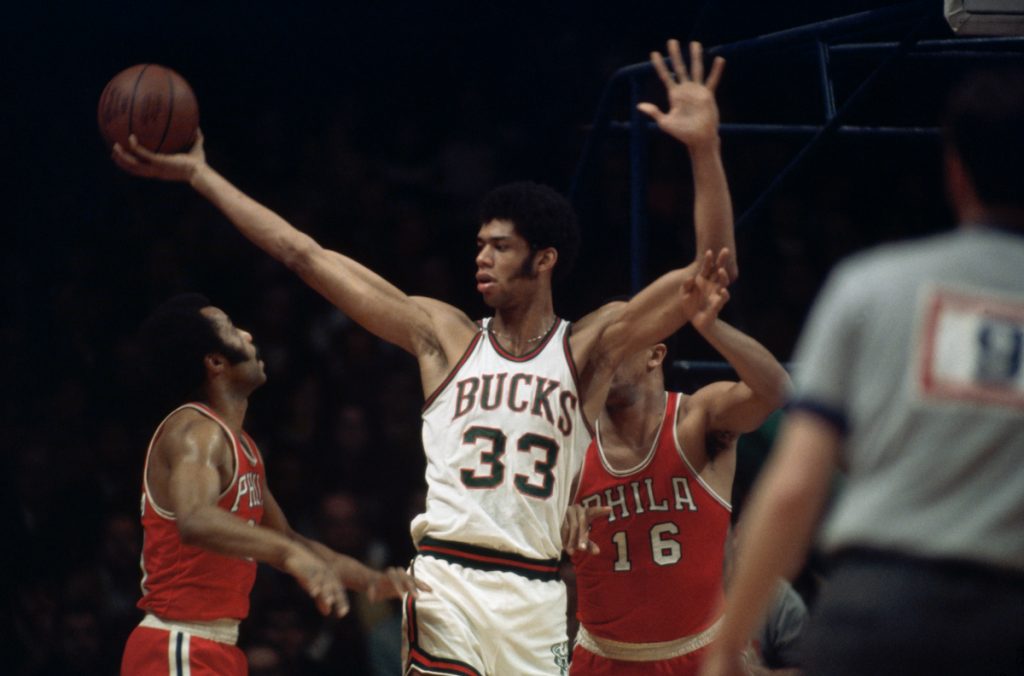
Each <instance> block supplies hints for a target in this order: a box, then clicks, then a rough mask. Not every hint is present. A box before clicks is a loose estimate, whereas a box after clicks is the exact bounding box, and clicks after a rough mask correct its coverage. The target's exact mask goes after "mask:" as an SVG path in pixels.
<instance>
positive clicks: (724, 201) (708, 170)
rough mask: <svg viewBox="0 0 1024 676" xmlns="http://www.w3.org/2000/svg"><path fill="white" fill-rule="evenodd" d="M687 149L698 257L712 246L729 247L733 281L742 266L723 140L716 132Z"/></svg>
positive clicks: (730, 273) (727, 267) (728, 268)
mask: <svg viewBox="0 0 1024 676" xmlns="http://www.w3.org/2000/svg"><path fill="white" fill-rule="evenodd" d="M687 149H688V151H689V153H690V165H691V167H692V171H693V195H694V198H693V199H694V202H693V222H694V229H695V230H696V238H697V239H696V241H697V249H696V253H697V256H698V257H699V256H701V255H703V253H704V252H705V251H708V250H709V249H710V250H711V251H714V252H718V251H719V250H721V249H723V248H728V249H729V251H731V252H732V253H733V255H732V256H730V258H729V261H728V263H727V264H726V272H728V273H729V279H730V280H735V279H736V277H737V276H738V275H739V265H738V264H737V261H736V237H735V233H734V229H733V213H732V196H731V195H730V194H729V183H728V180H727V179H726V176H725V167H724V166H723V165H722V153H721V141H720V139H719V138H718V136H717V135H716V136H715V137H714V138H713V139H709V140H708V141H706V142H704V143H702V144H700V145H693V146H689V147H688V148H687Z"/></svg>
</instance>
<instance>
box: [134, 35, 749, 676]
mask: <svg viewBox="0 0 1024 676" xmlns="http://www.w3.org/2000/svg"><path fill="white" fill-rule="evenodd" d="M669 50H670V55H671V61H672V68H673V70H674V74H673V73H672V72H670V71H669V69H668V68H667V67H666V65H665V63H664V61H663V59H662V58H661V57H660V55H659V56H658V57H657V59H656V67H657V68H658V73H659V75H660V77H661V79H662V80H663V82H664V83H665V86H666V88H667V91H668V94H669V102H670V108H669V110H668V112H662V111H660V110H658V109H657V107H656V106H654V105H651V104H643V110H644V111H645V112H647V113H648V114H649V115H651V116H652V117H653V118H654V119H655V120H656V121H657V122H658V124H659V126H660V127H661V128H662V129H663V130H665V131H667V132H668V133H669V134H670V135H672V136H673V137H674V138H676V139H678V140H679V141H681V142H682V143H684V144H685V145H686V147H687V149H688V151H689V154H690V158H691V162H692V165H693V175H694V181H695V194H696V198H695V207H694V208H695V213H696V216H695V228H696V230H697V244H698V249H697V250H698V251H699V252H701V253H702V254H703V252H705V251H709V253H708V254H707V255H706V256H703V255H702V256H701V257H699V259H698V260H697V261H695V262H694V263H692V264H691V265H689V266H687V267H686V268H682V269H679V270H675V271H673V272H670V273H668V274H666V275H664V276H662V277H661V278H659V279H658V280H656V281H655V282H653V283H652V284H651V285H650V286H648V287H647V288H646V289H644V290H643V291H641V292H640V293H638V294H637V295H636V296H635V297H634V298H633V299H632V300H631V301H630V302H629V303H625V304H619V305H613V306H608V307H603V308H600V309H598V310H597V311H595V312H593V313H591V314H589V315H587V316H586V317H584V318H583V319H582V320H580V321H579V322H577V323H575V324H570V323H569V322H567V321H565V320H563V319H560V318H559V317H558V316H557V315H556V314H555V312H554V308H553V303H552V293H551V285H552V277H553V274H554V273H555V269H556V266H558V269H559V271H560V272H565V271H566V270H567V268H568V265H569V264H570V263H571V260H572V258H573V256H574V255H575V251H576V248H577V243H578V238H579V236H578V231H577V225H576V219H575V215H574V214H573V211H572V208H571V206H570V205H569V204H568V202H567V201H566V200H565V199H564V198H563V197H561V196H560V195H558V194H557V193H556V192H555V191H553V190H551V189H550V188H546V187H543V186H539V185H536V184H533V183H516V184H511V185H506V186H502V187H500V188H497V189H496V190H494V191H493V192H491V193H490V194H489V195H488V196H487V197H486V198H485V199H484V201H483V204H482V206H481V218H480V223H481V225H480V228H479V231H478V233H477V245H478V254H477V257H476V264H477V273H476V282H477V290H478V291H479V292H480V294H481V295H482V296H483V299H484V301H485V302H486V303H487V305H488V306H490V307H492V308H493V309H494V316H493V317H491V318H487V319H484V320H481V321H479V322H475V321H473V320H471V319H470V318H469V317H467V316H466V314H465V313H463V312H462V311H460V310H458V309H456V308H454V307H452V306H451V305H448V304H447V303H444V302H442V301H439V300H435V299H432V298H422V297H410V296H408V295H406V294H405V293H403V292H402V291H400V290H399V289H397V288H395V287H394V286H393V285H391V284H390V283H389V282H387V281H386V280H384V279H383V278H381V277H380V276H379V275H377V274H376V273H374V272H372V271H371V270H369V269H367V268H366V267H364V266H362V265H360V264H359V263H357V262H356V261H354V260H352V259H351V258H349V257H347V256H344V255H342V254H340V253H336V252H333V251H328V250H325V249H323V248H322V247H321V246H320V245H319V244H317V243H316V242H315V241H313V240H312V239H311V238H310V237H308V236H306V235H305V234H303V233H301V232H299V231H298V230H296V229H295V228H293V227H292V226H291V225H290V224H289V223H287V222H286V221H285V220H284V219H282V218H281V217H280V216H278V215H277V214H275V213H274V212H272V211H270V210H269V209H267V208H266V207H264V206H263V205H261V204H259V203H257V202H255V201H254V200H252V199H251V198H249V197H248V196H247V195H245V194H243V193H242V192H240V191H239V190H238V189H237V188H236V187H234V186H233V185H232V184H230V183H229V182H228V181H227V180H225V179H224V178H223V177H221V176H220V175H219V174H217V173H216V172H215V171H214V170H213V169H212V168H210V166H209V165H208V164H207V163H206V161H205V156H204V153H203V146H202V140H201V138H200V140H199V142H197V144H196V146H195V147H194V148H193V149H192V150H191V151H190V152H189V153H186V154H180V155H170V156H165V155H156V154H154V153H150V152H148V151H146V150H145V149H143V148H141V147H140V146H139V145H138V144H137V143H135V142H134V141H132V142H130V147H128V148H122V147H120V146H117V147H115V149H114V159H115V161H116V162H117V163H118V164H119V165H120V166H121V167H122V168H124V169H125V170H127V171H129V172H131V173H134V174H136V175H139V176H147V177H155V178H160V179H164V180H177V181H183V182H188V183H190V184H191V185H192V186H193V188H195V189H196V190H197V191H198V192H199V193H200V194H201V195H203V196H204V197H206V198H207V199H209V200H210V201H211V202H212V203H213V204H214V205H215V206H217V207H218V208H219V209H220V210H221V211H222V212H223V213H224V214H225V215H226V216H227V217H228V219H229V220H230V221H231V222H232V223H233V224H234V225H235V227H236V228H238V230H239V231H240V232H241V233H242V234H243V235H245V236H246V237H248V238H249V239H250V240H252V241H253V242H254V243H255V244H256V245H257V246H259V247H260V248H262V249H264V250H265V251H266V252H267V253H269V254H270V255H271V256H273V257H274V258H276V259H278V260H279V261H281V262H283V263H284V264H285V265H287V266H288V267H289V268H291V269H292V270H294V271H295V272H296V273H297V274H298V275H299V276H300V277H302V279H303V280H305V281H306V283H307V284H309V285H310V286H311V287H312V288H314V289H315V290H317V291H318V292H320V293H321V294H322V295H323V296H324V297H325V298H327V299H328V300H329V301H331V302H332V303H333V304H334V305H336V306H337V307H338V308H339V309H341V310H342V311H343V312H344V313H345V314H346V315H347V316H349V317H351V318H352V319H353V320H355V321H356V322H358V323H359V324H361V325H362V326H363V327H365V328H366V329H368V330H369V331H371V332H372V333H374V334H375V335H377V336H379V337H380V338H383V339H384V340H387V341H389V342H392V343H394V344H396V345H398V346H399V347H401V348H403V349H405V350H406V351H407V352H409V353H410V354H412V355H414V356H415V357H416V359H417V361H418V364H419V369H420V376H421V381H422V386H423V393H424V396H425V397H426V403H425V404H424V408H423V444H424V449H425V451H426V454H427V484H428V494H427V509H426V513H424V514H421V515H420V516H418V517H417V518H416V519H415V520H414V521H413V524H412V535H413V539H414V541H415V542H416V545H417V547H418V550H419V556H418V557H417V558H416V560H415V562H414V572H415V575H416V576H417V578H419V579H423V580H426V581H428V582H429V583H430V584H431V586H432V587H433V588H434V593H432V594H426V595H421V596H420V597H419V598H418V599H417V598H414V597H412V596H411V595H410V596H409V597H408V598H407V599H406V604H405V614H406V615H405V622H406V633H405V639H406V642H407V646H406V647H407V650H406V653H407V654H406V669H407V670H408V671H417V672H420V673H429V674H451V673H459V674H513V673H514V674H553V673H564V670H565V668H566V666H567V663H568V646H567V642H566V622H565V604H566V593H565V587H564V585H563V584H562V583H561V581H560V580H559V579H558V573H557V568H558V565H557V564H558V558H559V555H560V553H561V533H560V529H561V523H562V518H563V516H564V513H565V509H566V507H567V505H568V502H569V493H570V480H571V479H572V478H573V477H574V476H575V474H576V472H577V471H578V469H579V466H580V462H581V460H582V454H583V451H584V449H585V448H586V445H587V443H588V442H589V440H590V435H591V432H590V425H591V421H593V420H594V419H596V417H597V415H598V413H599V411H600V408H601V405H602V404H603V401H604V397H603V390H602V389H601V388H602V387H603V385H602V384H601V383H596V382H594V373H595V371H596V370H597V366H598V364H604V363H607V364H615V363H617V362H618V361H619V360H621V359H622V357H623V356H624V355H627V354H630V353H632V352H634V351H636V350H638V349H640V348H641V347H643V346H646V345H650V344H652V343H654V342H657V341H658V340H660V339H661V338H663V337H665V336H667V335H669V334H671V333H672V332H674V331H675V330H676V329H678V328H679V326H680V325H681V324H682V323H683V322H685V321H686V320H687V319H688V317H686V316H685V315H683V314H681V313H679V312H675V311H668V310H667V308H671V307H674V299H675V297H676V296H677V294H678V293H679V290H680V287H681V285H682V283H683V282H684V281H685V280H687V279H690V278H692V277H693V276H694V275H698V274H699V275H703V276H704V277H705V278H706V279H707V280H708V283H710V284H718V283H721V280H722V279H723V277H724V278H725V279H728V272H730V271H734V270H735V264H734V263H733V262H732V261H731V260H730V259H729V257H728V250H727V249H731V248H732V242H733V239H732V212H731V204H730V199H729V194H728V187H727V184H726V181H725V173H724V170H723V168H722V163H721V157H720V148H719V138H718V109H717V106H716V104H715V101H714V89H715V87H716V85H717V84H718V80H719V78H720V77H721V73H722V69H723V67H724V62H723V61H722V60H721V59H716V61H715V63H714V64H713V66H712V68H711V70H710V73H709V75H708V78H707V80H706V81H705V80H704V66H703V55H702V52H701V48H700V45H699V44H696V43H694V44H693V45H691V59H692V71H688V70H687V68H686V66H685V65H684V63H683V59H682V56H681V53H680V48H679V44H678V43H677V42H674V41H673V42H672V43H670V46H669ZM710 250H714V251H718V252H719V255H718V256H717V258H716V257H714V256H712V255H711V253H710ZM723 266H728V269H727V270H726V269H724V268H723ZM608 373H609V375H610V370H609V371H608Z"/></svg>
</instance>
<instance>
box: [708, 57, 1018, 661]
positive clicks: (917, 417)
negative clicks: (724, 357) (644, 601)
mask: <svg viewBox="0 0 1024 676" xmlns="http://www.w3.org/2000/svg"><path fill="white" fill-rule="evenodd" d="M944 149H945V169H946V184H947V189H948V193H949V196H950V198H951V202H952V205H953V207H954V210H955V212H956V215H957V217H958V220H959V223H960V227H959V228H958V229H957V230H956V231H954V232H949V233H943V234H940V235H935V236H932V237H930V238H928V239H925V240H922V241H918V242H913V243H900V244H894V245H888V246H884V247H881V248H879V249H877V250H875V251H872V252H869V253H865V254H860V255H857V256H854V257H853V258H851V259H849V260H847V261H846V262H844V263H841V264H840V265H839V267H837V269H836V270H835V271H834V272H833V273H832V276H831V278H830V279H829V281H828V282H827V283H826V285H825V288H824V290H823V291H822V294H821V296H820V297H819V299H818V300H817V302H816V305H815V307H814V309H813V310H812V312H811V315H810V318H809V319H808V323H807V326H806V328H805V331H804V333H803V335H802V336H801V339H800V342H799V345H798V348H797V351H796V363H797V369H798V370H797V373H796V378H795V380H796V387H795V394H796V398H795V402H794V404H793V408H792V412H791V413H790V415H789V417H788V419H787V421H786V423H785V425H784V428H783V430H782V432H781V434H780V437H779V440H778V442H777V444H776V448H775V450H774V453H773V455H772V458H771V460H770V461H769V465H768V467H767V468H766V470H765V472H764V474H763V475H762V478H761V479H760V480H759V482H758V485H757V486H755V488H754V494H753V496H752V498H751V507H750V511H749V512H748V514H747V515H746V516H744V520H745V522H746V523H745V524H744V527H743V529H742V530H741V531H740V533H739V556H738V561H737V570H736V577H735V580H734V581H733V584H732V585H731V586H730V590H729V593H728V607H727V610H726V620H725V624H724V625H723V628H722V632H721V634H720V635H719V638H718V640H717V642H716V644H715V645H714V647H713V649H712V652H711V654H710V655H709V658H708V661H707V663H706V670H705V673H706V674H714V675H716V676H717V675H722V674H741V673H743V672H742V669H741V665H740V664H739V660H738V658H737V653H738V652H739V649H740V648H741V647H742V646H743V644H745V643H746V641H747V638H748V637H749V635H750V632H751V631H752V630H753V628H754V626H755V625H756V624H757V622H758V619H759V617H760V616H761V614H762V611H763V609H764V608H765V606H766V605H767V603H768V601H769V600H770V599H771V597H772V594H773V593H774V580H775V578H776V577H777V576H782V575H790V574H793V573H794V572H795V571H796V570H797V568H798V567H799V566H800V564H801V562H802V560H803V558H804V555H805V552H806V551H807V548H808V546H809V545H810V543H811V541H812V538H813V537H814V535H815V530H816V526H817V524H818V521H819V518H820V516H821V514H822V512H823V509H824V505H825V502H826V498H827V497H828V486H829V479H830V478H831V476H832V472H833V471H834V469H835V468H836V467H837V466H838V465H840V464H841V465H842V466H843V467H844V468H845V469H846V471H847V478H846V482H845V485H844V487H843V490H842V491H841V492H840V493H839V494H838V496H837V497H836V499H835V501H834V503H833V506H832V509H831V511H830V513H829V515H828V518H827V520H826V521H825V523H824V525H823V528H822V532H821V533H820V535H819V542H820V543H821V546H822V547H823V549H824V551H825V552H826V553H827V554H829V555H830V556H831V557H832V558H833V565H832V568H831V573H830V577H829V580H828V583H827V584H826V585H825V586H824V587H823V589H822V591H821V593H820V595H819V597H818V600H817V602H816V605H815V608H814V609H813V610H812V615H811V621H810V624H809V627H808V631H807V635H806V643H805V656H804V657H805V667H806V671H807V673H809V674H829V675H830V676H846V675H848V674H876V675H877V674H881V675H885V674H1011V673H1012V674H1019V673H1021V668H1022V666H1024V661H1022V656H1024V652H1022V649H1024V624H1022V623H1021V609H1022V608H1024V527H1022V525H1024V463H1022V462H1021V459H1022V458H1024V415H1022V414H1024V171H1022V170H1021V158H1024V72H1022V71H1021V70H1020V69H1017V70H1015V71H1013V72H1007V73H1003V74H1001V75H996V74H993V73H987V74H985V73H980V74H979V73H976V74H974V76H973V77H972V78H970V79H968V80H966V81H965V83H964V84H963V85H962V86H961V87H960V88H959V89H957V90H956V92H955V94H954V96H953V97H952V98H951V100H950V106H949V108H948V109H947V113H946V119H945V125H944Z"/></svg>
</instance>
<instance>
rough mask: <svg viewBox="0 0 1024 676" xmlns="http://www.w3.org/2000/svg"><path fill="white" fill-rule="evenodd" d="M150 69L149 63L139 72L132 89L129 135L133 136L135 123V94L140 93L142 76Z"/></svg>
mask: <svg viewBox="0 0 1024 676" xmlns="http://www.w3.org/2000/svg"><path fill="white" fill-rule="evenodd" d="M147 68H149V64H148V63H147V64H146V65H145V66H143V67H142V70H140V71H139V76H138V77H137V78H135V85H134V86H133V87H132V100H131V103H129V104H128V135H129V136H131V135H132V124H133V123H134V122H135V94H136V93H138V91H139V83H140V82H142V76H143V75H144V74H145V73H146V69H147Z"/></svg>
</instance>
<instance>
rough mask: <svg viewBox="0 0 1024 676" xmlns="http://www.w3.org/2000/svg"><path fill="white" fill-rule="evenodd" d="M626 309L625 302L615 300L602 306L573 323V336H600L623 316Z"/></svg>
mask: <svg viewBox="0 0 1024 676" xmlns="http://www.w3.org/2000/svg"><path fill="white" fill-rule="evenodd" d="M625 307H626V301H625V300H614V301H611V302H608V303H605V304H604V305H601V306H600V307H598V308H597V309H596V310H593V311H591V312H589V313H587V314H585V315H583V317H581V318H580V319H578V320H576V321H575V322H573V335H574V336H576V335H584V336H585V335H590V334H593V335H595V336H599V335H600V334H601V332H602V331H603V330H604V329H605V328H606V327H607V326H608V325H609V324H611V323H612V322H613V321H615V320H616V319H617V318H619V317H620V316H621V315H622V312H623V309H624V308H625Z"/></svg>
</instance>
